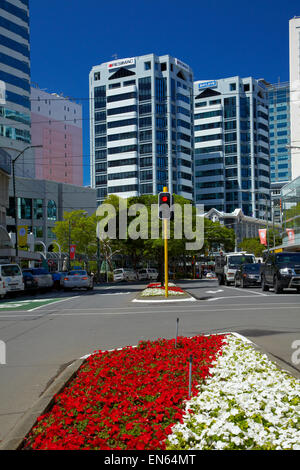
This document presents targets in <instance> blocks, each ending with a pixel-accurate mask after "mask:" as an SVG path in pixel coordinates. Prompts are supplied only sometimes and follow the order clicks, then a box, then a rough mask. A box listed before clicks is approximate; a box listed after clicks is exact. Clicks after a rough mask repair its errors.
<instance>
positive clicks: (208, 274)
mask: <svg viewBox="0 0 300 470" xmlns="http://www.w3.org/2000/svg"><path fill="white" fill-rule="evenodd" d="M206 277H207V278H213V277H215V275H214V273H212V272H209V273H207V274H206Z"/></svg>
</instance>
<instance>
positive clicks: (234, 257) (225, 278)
mask: <svg viewBox="0 0 300 470" xmlns="http://www.w3.org/2000/svg"><path fill="white" fill-rule="evenodd" d="M255 262H256V260H255V256H254V255H253V254H249V253H246V252H244V251H240V252H237V253H224V254H223V253H222V254H220V255H219V256H217V257H216V258H215V273H216V276H217V278H218V282H219V286H222V285H224V284H225V286H229V285H230V284H233V283H234V280H235V273H236V270H237V268H238V267H239V266H240V265H241V264H244V263H247V264H250V263H255Z"/></svg>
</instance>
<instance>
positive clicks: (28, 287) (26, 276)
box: [23, 272, 39, 291]
mask: <svg viewBox="0 0 300 470" xmlns="http://www.w3.org/2000/svg"><path fill="white" fill-rule="evenodd" d="M23 281H24V287H25V291H36V290H37V289H38V287H39V286H38V281H37V280H36V279H35V277H34V276H33V274H32V273H30V272H23Z"/></svg>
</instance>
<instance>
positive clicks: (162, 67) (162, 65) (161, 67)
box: [160, 62, 167, 72]
mask: <svg viewBox="0 0 300 470" xmlns="http://www.w3.org/2000/svg"><path fill="white" fill-rule="evenodd" d="M160 70H161V71H162V72H164V71H165V70H167V63H166V62H163V63H162V64H160Z"/></svg>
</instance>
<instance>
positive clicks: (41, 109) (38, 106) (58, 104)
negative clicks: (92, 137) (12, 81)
mask: <svg viewBox="0 0 300 470" xmlns="http://www.w3.org/2000/svg"><path fill="white" fill-rule="evenodd" d="M31 139H32V144H33V145H40V144H41V145H43V147H42V148H37V149H35V174H36V178H38V179H46V180H51V181H57V182H61V183H69V184H75V185H82V183H83V161H82V106H81V105H80V104H78V103H76V102H75V100H72V99H71V98H68V97H64V96H63V95H58V94H57V93H48V92H46V91H44V90H41V89H40V88H39V87H37V86H35V87H34V86H32V87H31Z"/></svg>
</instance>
